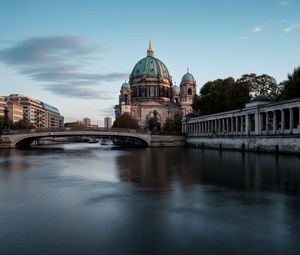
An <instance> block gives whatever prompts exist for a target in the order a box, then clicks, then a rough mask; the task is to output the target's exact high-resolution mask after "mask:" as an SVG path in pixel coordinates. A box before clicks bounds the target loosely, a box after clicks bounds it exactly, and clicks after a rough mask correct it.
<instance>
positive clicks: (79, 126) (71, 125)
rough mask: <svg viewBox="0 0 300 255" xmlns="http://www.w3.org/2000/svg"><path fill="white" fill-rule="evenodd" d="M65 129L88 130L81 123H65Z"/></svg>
mask: <svg viewBox="0 0 300 255" xmlns="http://www.w3.org/2000/svg"><path fill="white" fill-rule="evenodd" d="M65 128H71V129H73V130H82V129H86V126H85V125H84V124H83V123H82V122H81V121H75V122H67V123H65Z"/></svg>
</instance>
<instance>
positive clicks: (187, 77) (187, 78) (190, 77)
mask: <svg viewBox="0 0 300 255" xmlns="http://www.w3.org/2000/svg"><path fill="white" fill-rule="evenodd" d="M181 82H195V79H194V76H193V75H192V74H190V73H189V71H187V73H186V74H185V75H183V76H182V79H181Z"/></svg>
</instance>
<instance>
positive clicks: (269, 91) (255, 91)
mask: <svg viewBox="0 0 300 255" xmlns="http://www.w3.org/2000/svg"><path fill="white" fill-rule="evenodd" d="M237 83H238V84H240V85H242V86H245V87H248V89H249V92H250V96H251V97H255V96H260V95H265V96H268V97H270V98H271V99H273V100H275V99H277V97H278V93H279V87H278V84H277V82H276V80H275V79H274V78H273V77H272V76H269V75H267V74H263V75H259V76H258V75H256V74H254V73H251V74H244V75H242V77H241V78H240V79H238V80H237Z"/></svg>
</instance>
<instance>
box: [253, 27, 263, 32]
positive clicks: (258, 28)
mask: <svg viewBox="0 0 300 255" xmlns="http://www.w3.org/2000/svg"><path fill="white" fill-rule="evenodd" d="M261 31H262V27H254V28H252V32H254V33H258V32H261Z"/></svg>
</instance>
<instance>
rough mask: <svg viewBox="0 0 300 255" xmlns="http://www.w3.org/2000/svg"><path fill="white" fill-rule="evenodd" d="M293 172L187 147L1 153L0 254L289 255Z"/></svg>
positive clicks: (293, 233)
mask: <svg viewBox="0 0 300 255" xmlns="http://www.w3.org/2000/svg"><path fill="white" fill-rule="evenodd" d="M299 165H300V158H299V157H298V156H287V155H284V156H279V157H278V158H276V157H275V156H274V155H272V154H256V153H245V154H242V153H240V152H229V151H222V152H220V151H215V150H199V149H191V148H163V149H162V148H157V149H149V148H146V149H122V150H121V149H112V148H107V147H101V146H100V145H99V144H73V145H56V146H48V147H47V146H46V147H44V148H39V149H34V150H2V151H0V253H1V254H65V253H68V254H241V253H242V254H266V253H272V254H298V251H299V248H300V245H299V243H300V242H299V241H300V198H299V194H300V188H299V184H300V169H299ZM16 244H18V245H16Z"/></svg>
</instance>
